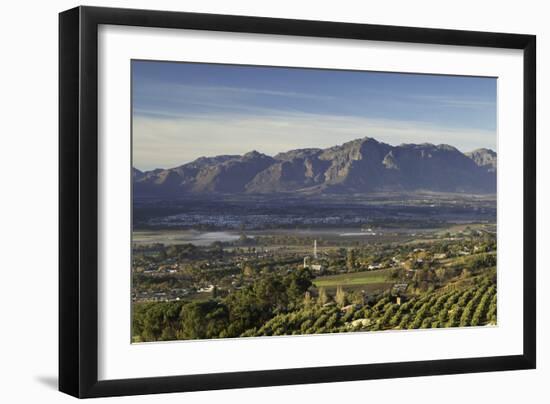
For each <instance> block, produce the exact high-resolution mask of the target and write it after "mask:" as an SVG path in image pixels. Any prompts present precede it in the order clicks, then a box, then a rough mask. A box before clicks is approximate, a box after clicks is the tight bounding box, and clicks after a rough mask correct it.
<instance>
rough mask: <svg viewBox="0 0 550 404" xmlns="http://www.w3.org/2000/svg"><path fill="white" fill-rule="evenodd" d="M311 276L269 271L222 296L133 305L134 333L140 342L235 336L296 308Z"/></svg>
mask: <svg viewBox="0 0 550 404" xmlns="http://www.w3.org/2000/svg"><path fill="white" fill-rule="evenodd" d="M311 279H312V275H311V273H310V272H309V271H308V270H301V271H295V272H292V273H290V274H288V275H284V276H283V275H278V274H272V275H269V276H265V277H262V278H260V279H258V280H257V281H255V282H254V283H253V284H251V285H247V286H245V287H243V288H242V289H240V290H237V291H235V292H233V293H231V294H230V295H228V296H227V297H224V298H218V299H210V300H207V301H195V302H163V303H142V304H136V305H134V313H133V334H134V337H135V339H137V340H140V341H157V340H172V339H204V338H231V337H238V336H240V335H241V334H243V333H244V332H245V331H247V330H249V329H253V328H256V327H260V326H261V325H262V324H264V323H266V322H267V321H269V319H271V318H273V317H274V316H277V315H278V314H280V313H284V312H287V311H292V310H296V309H298V308H299V307H300V305H302V304H303V302H302V301H303V297H304V294H305V292H306V291H307V290H308V289H309V288H310V287H311V285H312V283H311Z"/></svg>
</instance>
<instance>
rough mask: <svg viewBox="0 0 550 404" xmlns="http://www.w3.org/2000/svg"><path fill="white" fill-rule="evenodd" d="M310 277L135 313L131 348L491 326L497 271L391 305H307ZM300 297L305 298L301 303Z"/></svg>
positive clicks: (339, 300)
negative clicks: (198, 341) (159, 342)
mask: <svg viewBox="0 0 550 404" xmlns="http://www.w3.org/2000/svg"><path fill="white" fill-rule="evenodd" d="M311 279H312V276H311V274H310V273H309V271H307V270H304V271H295V272H292V273H290V274H288V275H285V276H281V275H272V276H268V277H262V278H261V279H259V280H257V281H255V282H254V283H253V284H252V285H248V286H246V287H245V288H243V289H241V290H238V291H236V292H234V293H232V294H230V295H228V296H227V297H225V298H222V299H221V298H218V299H211V300H207V301H202V302H164V303H142V304H138V305H135V306H134V315H133V321H134V322H133V334H134V338H135V340H137V341H157V340H173V339H203V338H230V337H240V336H242V337H246V336H264V335H266V336H269V335H292V334H319V333H334V332H349V331H377V330H389V329H416V328H445V327H466V326H482V325H487V324H496V320H497V306H496V300H497V294H496V270H495V269H494V268H492V269H487V270H486V271H484V273H483V274H482V275H477V276H474V277H469V278H467V279H465V280H459V281H457V282H455V283H453V284H449V285H448V287H445V288H442V289H439V290H437V291H433V292H429V293H422V294H420V295H418V296H413V297H411V298H409V299H408V300H404V299H403V301H401V302H397V300H396V297H395V296H392V295H391V294H390V293H385V294H382V295H380V296H379V298H378V299H377V300H375V301H374V302H370V303H368V304H349V303H353V300H352V299H351V296H349V295H348V296H346V293H345V292H344V291H343V290H341V289H340V291H337V294H336V295H335V297H334V301H331V298H330V297H327V295H326V293H325V291H324V290H323V289H321V290H319V296H318V297H317V298H316V299H315V298H312V297H311V295H310V293H309V292H308V289H310V287H311V285H312V283H311ZM304 296H305V298H304Z"/></svg>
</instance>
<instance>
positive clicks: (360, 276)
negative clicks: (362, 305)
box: [313, 269, 390, 288]
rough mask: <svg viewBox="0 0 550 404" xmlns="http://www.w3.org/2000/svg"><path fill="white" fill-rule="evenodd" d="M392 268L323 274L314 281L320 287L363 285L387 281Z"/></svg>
mask: <svg viewBox="0 0 550 404" xmlns="http://www.w3.org/2000/svg"><path fill="white" fill-rule="evenodd" d="M389 274H390V269H379V270H374V271H364V272H352V273H346V274H341V275H331V276H322V277H319V278H316V279H315V280H314V281H313V283H314V284H315V286H316V287H318V288H321V287H323V288H335V287H337V286H342V287H349V286H361V285H372V284H381V283H387V282H388V277H389Z"/></svg>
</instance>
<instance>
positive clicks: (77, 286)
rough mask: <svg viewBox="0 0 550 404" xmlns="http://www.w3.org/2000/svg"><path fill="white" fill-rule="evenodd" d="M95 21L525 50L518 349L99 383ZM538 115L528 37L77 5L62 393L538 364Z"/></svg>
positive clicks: (62, 242) (68, 55)
mask: <svg viewBox="0 0 550 404" xmlns="http://www.w3.org/2000/svg"><path fill="white" fill-rule="evenodd" d="M100 24H113V25H126V26H140V27H159V28H180V29H195V30H209V31H227V32H243V33H259V34H277V35H293V36H308V37H318V38H344V39H357V40H371V41H372V40H376V41H391V42H405V43H426V44H439V45H449V46H453V45H463V46H476V47H486V48H510V49H520V50H523V60H524V77H523V84H524V89H523V108H524V109H523V119H524V121H523V142H524V155H523V169H524V178H523V179H524V189H523V200H524V207H523V209H524V210H523V218H524V229H523V230H524V234H523V241H524V244H523V248H524V250H523V251H524V261H523V354H521V355H513V356H496V357H483V358H468V359H446V360H429V361H416V362H400V363H380V364H364V365H351V366H332V367H314V368H298V369H281V370H262V371H251V372H235V373H218V374H193V375H182V376H170V377H150V378H139V379H123V380H107V381H99V380H98V376H97V371H98V337H97V335H98V323H97V318H98V277H97V275H98V268H97V266H98V229H97V226H98V138H97V131H98V122H97V118H98V87H97V86H98V66H97V62H98V54H97V52H98V26H99V25H100ZM535 111H536V37H535V36H534V35H519V34H505V33H490V32H472V31H458V30H443V29H426V28H410V27H397V26H382V25H368V24H351V23H340V22H325V21H309V20H289V19H278V18H263V17H245V16H230V15H214V14H197V13H185V12H167V11H150V10H130V9H112V8H96V7H77V8H73V9H71V10H68V11H64V12H62V13H60V15H59V156H60V157H59V170H60V171H59V217H60V221H59V234H60V236H59V390H60V391H62V392H65V393H67V394H70V395H72V396H75V397H81V398H85V397H103V396H120V395H134V394H150V393H168V392H183V391H197V390H213V389H227V388H243V387H260V386H275V385H291V384H301V383H324V382H337V381H351V380H364V379H381V378H396V377H411V376H427V375H442V374H459V373H470V372H489V371H501V370H514V369H534V368H535V366H536V323H535V318H536V314H535V313H536V312H535V309H536V274H535V271H536V258H535V257H536V254H535V253H536V240H535V237H536V233H535V226H536V218H535V211H536V209H535V207H536V206H535V203H536V202H535V197H536V185H535V184H536V180H535V178H536V177H535V175H536V172H535V166H536V162H535V143H536V139H535V121H536V112H535Z"/></svg>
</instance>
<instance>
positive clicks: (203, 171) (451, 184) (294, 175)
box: [133, 138, 497, 196]
mask: <svg viewBox="0 0 550 404" xmlns="http://www.w3.org/2000/svg"><path fill="white" fill-rule="evenodd" d="M496 163H497V156H496V153H495V152H494V151H492V150H489V149H478V150H474V151H473V152H471V153H466V154H463V153H461V152H460V151H459V150H457V149H456V148H454V147H452V146H449V145H433V144H429V143H424V144H402V145H399V146H390V145H388V144H385V143H381V142H378V141H377V140H375V139H373V138H363V139H357V140H353V141H351V142H347V143H344V144H343V145H340V146H333V147H330V148H328V149H299V150H291V151H287V152H283V153H279V154H277V155H276V156H274V157H270V156H267V155H265V154H262V153H258V152H257V151H252V152H249V153H247V154H245V155H243V156H238V155H229V156H216V157H201V158H199V159H197V160H195V161H193V162H191V163H188V164H184V165H182V166H179V167H175V168H171V169H166V170H161V169H157V170H153V171H146V172H141V171H139V170H137V169H134V171H133V178H134V193H135V195H136V196H183V195H194V194H220V193H229V194H244V193H249V194H252V193H260V194H266V193H280V192H293V193H297V194H298V193H303V194H317V193H323V192H325V193H368V192H373V191H385V190H387V191H420V190H425V191H437V192H469V193H482V194H486V193H494V192H495V191H496V166H497V164H496Z"/></svg>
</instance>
